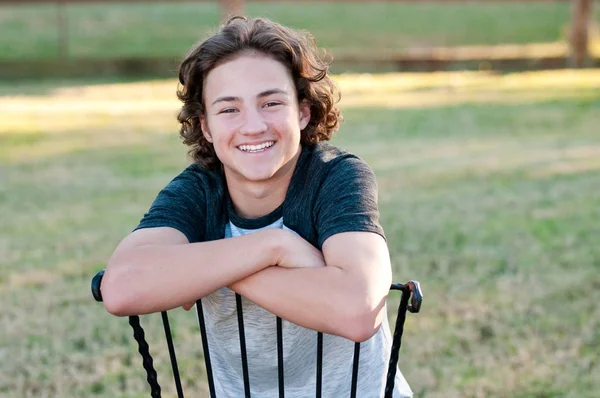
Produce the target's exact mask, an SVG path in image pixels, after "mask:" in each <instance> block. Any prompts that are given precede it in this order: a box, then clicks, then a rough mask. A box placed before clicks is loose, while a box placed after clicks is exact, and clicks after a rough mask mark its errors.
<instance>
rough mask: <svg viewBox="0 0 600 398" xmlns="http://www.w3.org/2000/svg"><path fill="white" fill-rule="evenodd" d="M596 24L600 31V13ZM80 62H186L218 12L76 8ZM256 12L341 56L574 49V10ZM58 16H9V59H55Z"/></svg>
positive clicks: (326, 7)
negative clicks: (498, 47)
mask: <svg viewBox="0 0 600 398" xmlns="http://www.w3.org/2000/svg"><path fill="white" fill-rule="evenodd" d="M595 9H596V11H595V16H594V19H595V21H596V23H598V22H600V7H595ZM66 11H67V12H66V14H67V16H68V20H69V24H68V31H69V37H70V39H69V40H70V43H69V51H70V56H72V57H74V58H78V57H91V58H94V57H121V56H130V57H135V56H174V57H180V56H182V55H183V54H184V53H185V52H186V51H187V50H188V49H189V48H190V47H191V46H192V45H193V44H194V43H195V42H196V41H198V40H200V39H201V38H203V37H205V36H206V35H207V33H208V32H210V31H211V30H213V29H214V28H215V27H216V24H217V21H218V19H219V9H218V6H217V4H215V3H196V4H194V3H185V2H184V3H174V4H168V3H167V2H165V3H147V4H144V3H142V4H139V3H138V4H115V3H111V4H95V5H72V4H71V5H68V6H66ZM247 13H248V15H251V16H266V17H269V18H272V19H274V20H276V21H279V22H282V23H284V24H286V25H290V26H294V27H297V28H303V29H309V30H310V31H311V32H312V33H313V34H314V35H315V36H316V37H317V39H318V41H319V44H320V45H321V46H324V47H327V48H329V49H330V50H331V51H332V52H333V53H334V54H335V53H340V52H348V51H354V52H355V51H366V52H382V51H390V50H396V51H398V50H404V49H407V48H411V47H434V46H455V45H476V44H504V43H515V44H522V43H529V42H556V41H561V40H564V39H565V37H566V33H567V28H568V24H569V19H570V4H569V3H566V2H565V3H563V2H557V3H518V2H511V3H505V2H496V3H494V2H492V3H487V2H486V3H469V2H466V3H455V4H444V3H424V4H398V3H386V2H379V3H371V4H360V3H335V4H330V3H314V2H303V4H293V3H284V4H278V3H249V4H248V5H247ZM57 54H58V31H57V8H56V7H55V6H46V5H33V6H31V5H29V6H14V5H13V6H6V5H5V6H1V7H0V60H1V59H19V58H20V59H32V58H55V57H56V56H57Z"/></svg>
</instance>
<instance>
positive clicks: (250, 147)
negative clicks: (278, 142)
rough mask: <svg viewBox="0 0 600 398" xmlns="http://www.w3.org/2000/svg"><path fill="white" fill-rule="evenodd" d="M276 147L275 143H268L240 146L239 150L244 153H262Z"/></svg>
mask: <svg viewBox="0 0 600 398" xmlns="http://www.w3.org/2000/svg"><path fill="white" fill-rule="evenodd" d="M273 145H275V141H267V142H263V143H262V144H258V145H240V146H238V149H239V150H240V151H243V152H261V151H264V150H265V149H267V148H270V147H272V146H273Z"/></svg>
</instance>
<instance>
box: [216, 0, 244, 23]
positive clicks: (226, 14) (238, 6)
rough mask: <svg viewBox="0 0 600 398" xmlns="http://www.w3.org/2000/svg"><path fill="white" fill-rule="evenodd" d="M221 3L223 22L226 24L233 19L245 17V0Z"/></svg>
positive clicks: (227, 0) (221, 0)
mask: <svg viewBox="0 0 600 398" xmlns="http://www.w3.org/2000/svg"><path fill="white" fill-rule="evenodd" d="M220 3H221V22H226V21H227V20H228V19H229V18H231V17H235V16H238V15H244V0H220Z"/></svg>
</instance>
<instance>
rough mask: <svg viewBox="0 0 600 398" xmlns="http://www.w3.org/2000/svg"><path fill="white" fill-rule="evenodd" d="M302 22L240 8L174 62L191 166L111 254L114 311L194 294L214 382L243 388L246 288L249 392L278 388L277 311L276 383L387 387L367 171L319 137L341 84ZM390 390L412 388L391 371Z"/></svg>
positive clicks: (382, 268) (384, 263)
mask: <svg viewBox="0 0 600 398" xmlns="http://www.w3.org/2000/svg"><path fill="white" fill-rule="evenodd" d="M327 68H328V66H327V64H326V63H324V62H323V61H321V60H320V59H319V58H318V56H317V54H316V50H315V48H314V44H313V42H312V39H311V38H310V36H309V35H308V34H301V33H299V32H296V31H293V30H291V29H288V28H285V27H283V26H281V25H278V24H275V23H272V22H270V21H268V20H264V19H250V20H247V19H245V18H234V19H232V20H230V21H229V22H228V23H226V24H225V25H224V26H223V27H222V28H221V30H220V31H219V32H217V33H216V34H215V35H213V36H212V37H210V38H209V39H207V40H206V41H204V42H203V43H201V44H200V45H199V46H197V47H196V48H194V49H193V50H192V51H191V52H190V54H189V55H188V56H187V57H186V59H185V60H184V61H183V62H182V64H181V67H180V71H179V80H180V83H181V86H180V90H179V91H178V97H179V98H180V100H181V101H182V102H183V106H182V109H181V111H180V113H179V115H178V120H179V122H180V123H181V131H180V134H181V136H182V137H183V140H184V143H185V144H186V145H188V146H189V148H190V155H191V157H192V158H193V160H194V163H193V164H192V165H191V166H189V167H188V168H187V169H185V170H184V171H183V172H182V173H181V174H179V175H178V176H177V177H175V178H174V179H173V180H172V181H171V182H170V183H169V184H168V185H167V186H166V187H165V188H164V189H163V190H162V191H161V192H160V193H159V194H158V196H157V198H156V199H155V200H154V202H153V204H152V206H151V207H150V210H149V211H148V212H147V213H146V214H145V215H144V217H143V219H142V220H141V222H140V224H139V226H138V227H137V228H136V229H135V230H134V232H132V233H131V234H129V235H128V236H127V237H125V239H123V241H122V242H121V243H120V244H119V245H118V247H117V248H116V250H115V252H114V254H113V255H112V257H111V258H110V260H109V263H108V265H107V269H106V274H105V276H104V279H103V282H102V296H103V298H104V303H105V306H106V308H107V310H108V311H109V312H111V313H113V314H115V315H120V316H123V315H131V314H144V313H151V312H157V311H163V310H168V309H172V308H175V307H178V306H183V307H184V308H186V309H189V308H190V307H191V306H192V305H193V303H194V302H195V301H196V300H198V299H200V298H202V299H203V300H202V305H203V308H204V314H205V317H206V325H207V338H208V342H209V345H210V346H211V361H212V367H213V374H214V380H215V388H216V392H217V396H219V397H223V396H225V397H238V396H243V395H244V394H243V391H244V390H243V381H242V380H243V378H242V369H241V361H240V352H239V343H238V330H237V318H236V305H235V293H239V294H240V295H242V296H243V307H244V319H245V323H246V325H245V329H246V344H247V351H248V360H249V375H250V387H251V389H252V394H253V395H256V396H260V397H271V396H273V397H274V396H278V385H277V381H278V378H277V352H276V347H277V343H276V333H275V316H276V315H277V316H280V317H281V318H283V319H284V322H283V340H284V345H285V351H284V369H285V386H286V396H288V397H305V396H311V395H312V394H313V392H314V384H315V374H316V371H315V366H316V336H315V332H314V330H318V331H321V332H324V333H326V335H325V337H324V360H323V396H324V397H338V396H346V395H348V394H349V389H350V384H351V383H350V379H351V369H352V358H353V343H352V342H353V341H360V342H363V343H362V345H361V357H360V358H361V362H360V368H359V383H358V396H360V397H379V396H382V394H383V387H384V385H385V374H386V372H387V360H388V358H389V354H390V346H391V337H390V331H389V327H388V324H387V315H386V307H385V300H386V297H387V293H388V289H389V286H390V283H391V267H390V260H389V253H388V248H387V245H386V241H385V238H384V233H383V230H382V228H381V226H380V224H379V218H378V209H377V186H376V181H375V176H374V174H373V172H372V170H371V169H370V168H369V167H368V166H367V165H366V164H365V163H364V162H363V161H362V160H360V159H359V158H357V157H356V156H354V155H352V154H349V153H347V152H344V151H342V150H340V149H337V148H335V147H333V146H331V145H329V144H327V143H326V141H328V140H329V139H330V138H331V136H332V135H333V133H334V132H335V131H336V130H337V128H338V124H339V121H340V116H339V111H338V109H337V108H336V106H335V102H336V98H337V91H336V87H335V85H334V84H333V82H332V81H331V79H330V77H329V75H328V73H327ZM395 385H396V389H395V392H394V396H395V397H404V396H411V394H412V393H411V392H410V388H409V387H408V384H407V383H406V381H405V380H404V377H403V376H402V374H401V373H400V372H398V373H397V378H396V383H395Z"/></svg>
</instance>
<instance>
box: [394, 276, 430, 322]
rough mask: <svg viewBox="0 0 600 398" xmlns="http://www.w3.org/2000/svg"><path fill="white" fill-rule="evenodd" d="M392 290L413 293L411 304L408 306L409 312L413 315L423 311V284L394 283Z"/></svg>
mask: <svg viewBox="0 0 600 398" xmlns="http://www.w3.org/2000/svg"><path fill="white" fill-rule="evenodd" d="M390 290H402V292H408V293H412V295H411V298H410V304H408V311H409V312H412V313H413V314H416V313H418V312H419V311H421V304H422V303H423V291H422V290H421V284H420V283H419V282H418V281H410V282H407V283H405V284H402V283H392V286H391V287H390Z"/></svg>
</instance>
